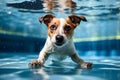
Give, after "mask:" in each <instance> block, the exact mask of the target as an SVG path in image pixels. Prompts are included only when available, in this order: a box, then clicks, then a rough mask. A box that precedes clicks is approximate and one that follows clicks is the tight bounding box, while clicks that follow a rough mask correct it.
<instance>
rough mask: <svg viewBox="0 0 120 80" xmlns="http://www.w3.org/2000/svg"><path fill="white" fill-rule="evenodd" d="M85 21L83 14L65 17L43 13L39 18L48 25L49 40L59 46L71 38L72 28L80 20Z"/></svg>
mask: <svg viewBox="0 0 120 80" xmlns="http://www.w3.org/2000/svg"><path fill="white" fill-rule="evenodd" d="M81 20H82V21H87V20H86V18H85V17H83V16H76V15H71V16H68V17H67V18H55V16H53V15H50V14H48V15H45V16H43V17H41V18H40V19H39V21H40V22H42V21H43V22H44V23H45V24H46V25H47V27H48V35H49V37H50V39H51V42H52V43H54V44H56V45H58V46H61V45H63V44H64V43H67V42H68V41H69V39H71V38H72V36H73V33H74V29H75V28H76V27H77V26H78V25H79V24H80V21H81Z"/></svg>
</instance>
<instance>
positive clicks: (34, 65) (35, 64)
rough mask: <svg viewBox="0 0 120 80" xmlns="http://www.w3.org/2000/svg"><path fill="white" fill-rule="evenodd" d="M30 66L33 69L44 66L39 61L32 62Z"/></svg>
mask: <svg viewBox="0 0 120 80" xmlns="http://www.w3.org/2000/svg"><path fill="white" fill-rule="evenodd" d="M28 65H29V67H31V68H39V67H41V66H42V63H41V62H40V61H38V60H32V61H31V62H30V63H29V64H28Z"/></svg>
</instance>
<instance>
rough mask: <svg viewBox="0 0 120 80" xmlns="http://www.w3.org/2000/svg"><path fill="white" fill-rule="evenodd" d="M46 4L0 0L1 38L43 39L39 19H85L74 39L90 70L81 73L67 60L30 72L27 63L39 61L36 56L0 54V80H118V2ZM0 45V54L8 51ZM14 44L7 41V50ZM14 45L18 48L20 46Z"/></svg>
mask: <svg viewBox="0 0 120 80" xmlns="http://www.w3.org/2000/svg"><path fill="white" fill-rule="evenodd" d="M46 1H49V0H41V1H40V0H0V34H9V35H18V36H24V37H25V36H30V37H37V38H46V36H47V27H46V26H45V25H44V24H40V23H39V21H38V18H39V17H40V16H43V15H45V14H47V13H51V14H53V15H55V16H56V17H67V16H68V15H71V14H76V15H82V16H85V17H86V18H87V20H88V22H87V23H85V22H81V24H80V25H79V26H78V27H77V29H76V30H75V34H74V39H75V40H76V39H79V41H80V42H79V41H77V42H76V47H77V51H78V53H79V55H81V56H82V58H83V59H84V60H85V61H90V62H92V63H93V64H94V65H93V68H92V69H81V68H79V67H78V66H77V65H76V64H75V63H74V62H72V61H71V59H69V58H67V59H66V60H65V61H64V62H63V63H59V64H52V63H51V61H50V60H48V61H47V62H46V63H45V66H44V67H42V68H39V69H30V68H29V66H28V63H29V62H30V61H31V60H33V59H36V58H37V57H38V54H37V53H0V80H56V79H57V80H120V0H74V1H71V2H67V4H65V3H64V1H65V0H63V3H60V2H59V1H57V0H51V2H46ZM61 1H62V0H61ZM49 3H50V4H49ZM71 4H72V6H71ZM47 5H51V6H49V7H46V6H47ZM14 38H15V37H14ZM91 38H94V39H97V41H98V42H94V40H92V39H91ZM84 40H85V41H88V42H84ZM102 40H103V41H102ZM2 42H3V40H1V39H0V52H1V49H3V48H4V51H5V50H10V49H7V48H5V46H3V48H1V45H4V44H3V43H2ZM13 42H14V41H13ZM13 42H12V41H11V42H9V40H8V43H9V45H8V47H11V46H10V45H14V44H13ZM5 44H7V42H5ZM16 45H17V46H18V48H19V46H20V44H17V42H16ZM86 45H87V47H86ZM40 46H43V45H40ZM20 47H21V46H20ZM26 47H27V46H26ZM11 48H12V47H11ZM18 48H13V49H18ZM19 49H23V48H19ZM30 49H32V50H34V48H33V47H30ZM32 50H31V51H32ZM87 50H88V51H87ZM12 51H13V50H12ZM18 51H22V50H18ZM6 52H8V51H6ZM14 52H16V50H15V51H14Z"/></svg>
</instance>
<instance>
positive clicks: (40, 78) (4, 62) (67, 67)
mask: <svg viewBox="0 0 120 80" xmlns="http://www.w3.org/2000/svg"><path fill="white" fill-rule="evenodd" d="M37 56H38V54H34V53H31V54H29V53H9V54H8V53H1V54H0V80H9V79H12V80H56V79H57V80H119V79H120V57H90V58H89V59H88V57H82V58H83V59H85V60H86V61H90V62H93V64H94V65H93V68H92V69H81V68H79V67H78V66H77V65H76V64H75V63H74V62H72V61H71V60H70V59H69V58H68V59H66V60H65V61H64V62H63V63H60V64H53V63H51V62H50V60H48V61H47V62H46V63H45V66H44V67H42V68H39V69H30V68H29V67H28V63H29V62H30V61H31V60H32V59H36V58H37Z"/></svg>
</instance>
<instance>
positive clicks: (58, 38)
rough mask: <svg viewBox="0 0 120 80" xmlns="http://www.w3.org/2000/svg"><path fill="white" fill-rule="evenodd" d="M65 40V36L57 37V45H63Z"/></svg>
mask: <svg viewBox="0 0 120 80" xmlns="http://www.w3.org/2000/svg"><path fill="white" fill-rule="evenodd" d="M63 40H64V38H63V36H61V35H57V36H56V42H57V43H62V42H63Z"/></svg>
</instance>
